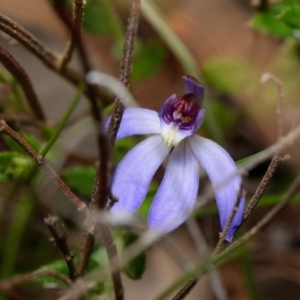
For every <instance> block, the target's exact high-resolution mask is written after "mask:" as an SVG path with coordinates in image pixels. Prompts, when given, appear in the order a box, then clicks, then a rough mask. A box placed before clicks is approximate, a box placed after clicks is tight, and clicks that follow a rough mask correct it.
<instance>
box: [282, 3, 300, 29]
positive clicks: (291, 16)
mask: <svg viewBox="0 0 300 300" xmlns="http://www.w3.org/2000/svg"><path fill="white" fill-rule="evenodd" d="M279 18H280V19H281V20H282V21H283V22H284V23H285V24H286V25H287V26H289V27H291V28H293V29H300V6H293V7H288V8H286V9H285V10H284V11H283V12H282V13H281V15H280V16H279Z"/></svg>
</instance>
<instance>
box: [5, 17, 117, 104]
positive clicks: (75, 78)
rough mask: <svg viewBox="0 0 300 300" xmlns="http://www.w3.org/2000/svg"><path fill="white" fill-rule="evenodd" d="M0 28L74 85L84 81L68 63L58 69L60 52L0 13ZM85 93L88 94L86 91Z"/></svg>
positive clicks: (105, 96)
mask: <svg viewBox="0 0 300 300" xmlns="http://www.w3.org/2000/svg"><path fill="white" fill-rule="evenodd" d="M0 30H1V31H3V32H4V33H6V34H7V35H8V36H9V37H11V38H13V39H15V40H16V41H17V42H18V43H20V44H21V45H22V46H24V47H25V48H26V49H27V50H29V51H30V52H31V53H32V54H34V55H35V56H36V57H37V58H39V59H40V60H41V61H42V62H43V63H44V64H45V65H46V66H47V67H49V68H50V69H51V70H53V71H55V72H57V73H58V74H59V75H61V76H63V77H64V78H65V79H67V80H68V81H70V82H71V83H73V84H74V85H75V86H78V85H79V84H80V83H81V82H83V81H84V78H83V76H81V74H80V73H79V72H78V71H77V70H76V69H75V68H74V66H72V65H70V64H68V65H67V66H66V67H65V68H64V69H62V70H61V69H60V65H61V55H60V54H58V53H56V52H54V51H52V50H50V49H49V48H47V47H46V46H44V45H43V43H41V42H40V41H39V40H38V39H37V38H36V37H34V36H33V35H32V34H31V33H30V32H28V31H27V30H26V29H25V28H23V27H22V26H20V25H19V24H17V23H16V22H14V21H12V20H11V19H9V18H8V17H6V16H4V15H1V14H0ZM95 91H96V93H97V96H98V97H99V98H100V99H101V102H102V103H103V104H104V105H107V104H110V103H111V100H110V97H109V96H108V94H106V93H105V92H104V91H102V90H101V89H99V88H95ZM86 94H88V91H86Z"/></svg>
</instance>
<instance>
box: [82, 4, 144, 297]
mask: <svg viewBox="0 0 300 300" xmlns="http://www.w3.org/2000/svg"><path fill="white" fill-rule="evenodd" d="M139 7H140V1H139V0H132V1H131V6H130V16H129V19H128V25H127V30H126V35H125V45H124V49H123V55H122V59H121V66H120V76H119V80H120V82H121V83H123V84H124V85H125V86H126V87H128V86H129V79H130V72H131V65H132V56H133V48H134V41H135V37H136V33H137V28H138V22H139ZM123 111H124V106H123V104H122V103H121V101H120V99H118V98H116V99H115V106H114V110H113V113H112V118H111V122H110V124H109V129H108V140H109V148H110V149H111V148H112V147H113V145H114V141H115V139H116V135H117V132H118V129H119V126H120V123H121V120H122V115H123ZM97 169H98V171H97V176H96V179H95V185H94V191H93V196H92V202H91V209H92V208H94V209H95V208H96V207H99V204H97V199H99V194H100V193H101V183H100V180H101V176H102V172H101V169H102V166H101V161H100V164H99V166H98V168H97ZM99 208H100V209H101V210H103V209H104V208H105V207H102V206H100V207H99ZM92 210H93V209H92ZM90 226H92V225H90ZM99 229H100V233H101V237H102V241H103V243H104V245H109V248H106V249H107V253H108V256H109V258H110V261H111V260H112V259H116V257H117V249H116V245H115V242H114V240H113V237H112V235H111V233H110V231H109V230H108V227H107V226H106V225H105V224H100V225H99ZM89 238H90V239H92V236H91V235H87V234H86V235H85V239H84V242H85V244H86V247H82V250H83V252H82V253H81V257H82V261H87V257H88V255H89V253H91V250H90V249H89V247H92V244H91V243H90V241H89ZM81 267H83V268H85V267H86V266H84V265H83V264H81ZM110 268H111V271H112V274H113V281H114V282H115V285H118V286H119V287H118V289H119V290H120V291H121V290H123V288H122V285H121V281H119V280H118V278H114V276H119V274H118V272H116V269H115V268H112V265H111V264H110ZM115 296H116V299H122V297H123V296H122V295H121V293H119V295H117V294H116V293H115Z"/></svg>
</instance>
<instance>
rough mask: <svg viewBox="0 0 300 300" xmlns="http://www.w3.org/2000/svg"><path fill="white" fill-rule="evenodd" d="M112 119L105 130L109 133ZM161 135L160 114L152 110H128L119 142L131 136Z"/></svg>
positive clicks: (124, 115)
mask: <svg viewBox="0 0 300 300" xmlns="http://www.w3.org/2000/svg"><path fill="white" fill-rule="evenodd" d="M110 119H111V117H109V118H107V120H106V122H105V125H104V129H105V131H107V129H108V126H109V122H110ZM157 133H160V121H159V117H158V113H157V112H156V111H154V110H151V109H146V108H139V107H132V108H126V109H125V110H124V114H123V117H122V121H121V124H120V128H119V131H118V134H117V140H120V139H122V138H124V137H127V136H131V135H141V134H157Z"/></svg>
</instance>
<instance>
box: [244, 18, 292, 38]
mask: <svg viewBox="0 0 300 300" xmlns="http://www.w3.org/2000/svg"><path fill="white" fill-rule="evenodd" d="M250 26H251V27H253V28H255V29H257V30H259V31H261V32H263V33H266V34H269V35H273V36H277V37H290V36H293V30H292V29H291V28H289V27H288V26H287V25H286V24H285V23H284V22H283V21H281V20H280V19H279V18H278V17H277V16H276V15H274V14H272V13H270V12H266V13H258V14H256V15H255V16H254V17H253V18H252V20H251V21H250Z"/></svg>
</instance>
